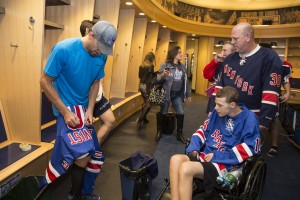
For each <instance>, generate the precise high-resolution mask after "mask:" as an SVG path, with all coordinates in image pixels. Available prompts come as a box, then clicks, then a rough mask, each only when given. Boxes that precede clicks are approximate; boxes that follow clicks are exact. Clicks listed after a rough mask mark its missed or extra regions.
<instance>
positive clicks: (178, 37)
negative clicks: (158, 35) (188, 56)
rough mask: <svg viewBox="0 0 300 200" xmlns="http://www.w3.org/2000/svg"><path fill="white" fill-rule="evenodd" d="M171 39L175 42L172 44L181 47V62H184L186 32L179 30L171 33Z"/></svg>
mask: <svg viewBox="0 0 300 200" xmlns="http://www.w3.org/2000/svg"><path fill="white" fill-rule="evenodd" d="M172 39H173V40H174V41H176V42H177V43H172V46H179V47H180V48H181V51H182V59H181V63H182V64H185V53H186V39H187V36H186V33H181V32H176V33H173V38H172ZM170 47H171V46H170Z"/></svg>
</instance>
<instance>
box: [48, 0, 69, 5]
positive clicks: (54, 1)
mask: <svg viewBox="0 0 300 200" xmlns="http://www.w3.org/2000/svg"><path fill="white" fill-rule="evenodd" d="M70 4H71V2H70V0H46V6H64V5H70Z"/></svg>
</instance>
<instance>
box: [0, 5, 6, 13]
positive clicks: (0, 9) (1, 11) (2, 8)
mask: <svg viewBox="0 0 300 200" xmlns="http://www.w3.org/2000/svg"><path fill="white" fill-rule="evenodd" d="M0 14H5V8H4V7H1V6H0Z"/></svg>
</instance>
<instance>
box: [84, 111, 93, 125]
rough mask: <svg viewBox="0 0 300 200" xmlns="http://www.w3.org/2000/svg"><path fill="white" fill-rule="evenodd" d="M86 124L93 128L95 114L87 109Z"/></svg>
mask: <svg viewBox="0 0 300 200" xmlns="http://www.w3.org/2000/svg"><path fill="white" fill-rule="evenodd" d="M84 124H85V125H87V126H91V125H92V124H93V113H92V112H91V111H90V109H87V111H86V113H85V117H84Z"/></svg>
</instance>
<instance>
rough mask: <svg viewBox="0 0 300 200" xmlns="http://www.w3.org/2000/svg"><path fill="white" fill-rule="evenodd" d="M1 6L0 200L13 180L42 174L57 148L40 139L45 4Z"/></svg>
mask: <svg viewBox="0 0 300 200" xmlns="http://www.w3.org/2000/svg"><path fill="white" fill-rule="evenodd" d="M0 3H1V6H2V7H3V8H5V12H4V13H3V12H1V13H2V14H0V26H1V28H0V37H1V38H2V39H1V40H0V60H1V65H0V70H1V73H0V99H1V100H0V115H1V117H0V118H1V119H0V124H2V125H1V126H2V127H1V128H0V130H1V131H0V138H2V139H1V141H0V154H1V158H0V186H1V193H0V197H1V195H3V194H4V193H5V191H6V190H5V189H9V184H8V183H9V181H12V180H18V179H20V178H21V177H23V176H26V175H38V174H42V173H43V172H44V170H45V168H46V166H47V163H48V153H49V151H50V150H51V149H52V147H53V145H52V144H47V143H42V142H41V134H40V118H41V111H40V107H41V98H40V87H39V79H40V74H41V60H42V47H43V41H44V40H43V35H44V10H45V9H44V8H45V1H39V0H23V1H10V0H1V2H0ZM21 143H29V144H30V145H31V150H28V151H26V152H23V151H21V149H20V148H19V145H20V144H21ZM28 147H29V146H28ZM37 167H39V168H37ZM33 169H35V170H33Z"/></svg>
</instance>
